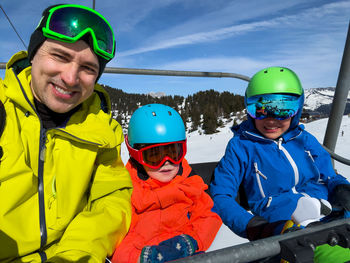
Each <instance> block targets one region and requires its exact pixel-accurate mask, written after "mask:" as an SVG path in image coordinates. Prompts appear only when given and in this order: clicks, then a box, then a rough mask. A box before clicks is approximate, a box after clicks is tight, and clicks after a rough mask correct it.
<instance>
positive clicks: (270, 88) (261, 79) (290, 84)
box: [245, 67, 303, 98]
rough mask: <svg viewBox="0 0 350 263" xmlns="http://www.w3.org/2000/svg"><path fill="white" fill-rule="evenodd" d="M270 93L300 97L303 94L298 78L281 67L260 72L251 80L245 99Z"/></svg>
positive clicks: (290, 71)
mask: <svg viewBox="0 0 350 263" xmlns="http://www.w3.org/2000/svg"><path fill="white" fill-rule="evenodd" d="M272 93H289V94H295V95H299V96H300V95H302V94H303V88H302V86H301V83H300V80H299V78H298V76H297V75H296V74H295V73H294V72H293V71H292V70H290V69H288V68H283V67H269V68H265V69H263V70H260V71H259V72H258V73H256V74H255V75H254V76H253V77H252V78H251V80H250V81H249V84H248V87H247V90H246V92H245V97H246V98H250V97H252V96H255V95H262V94H272Z"/></svg>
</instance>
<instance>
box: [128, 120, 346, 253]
mask: <svg viewBox="0 0 350 263" xmlns="http://www.w3.org/2000/svg"><path fill="white" fill-rule="evenodd" d="M327 122H328V119H321V120H317V121H314V122H310V123H307V124H305V127H306V130H307V131H309V132H310V133H312V134H313V135H314V136H315V137H316V138H317V139H318V141H319V142H320V143H323V138H324V135H325V131H326V127H327ZM231 126H232V123H229V124H227V125H226V126H225V127H224V128H220V129H219V131H220V132H218V133H216V134H211V135H203V134H202V135H200V134H199V133H198V131H196V132H192V133H189V134H188V135H187V140H188V152H187V155H186V159H187V160H188V162H189V163H203V162H213V161H219V160H220V159H221V157H222V156H223V154H224V152H225V148H226V145H227V143H228V141H229V140H230V139H231V138H232V132H231V130H230V127H231ZM342 131H343V132H344V134H343V135H342ZM349 146H350V117H348V116H347V115H345V116H344V117H343V120H342V123H341V127H340V131H339V136H338V140H337V145H336V149H335V152H336V153H337V154H338V155H340V156H342V157H345V158H347V159H350V151H349ZM121 152H122V159H123V161H124V162H126V161H127V160H128V152H127V149H126V147H125V145H124V144H123V145H122V149H121ZM335 168H336V169H337V171H338V173H340V174H342V175H343V176H345V177H346V178H348V180H350V166H347V165H344V164H341V163H338V162H335ZM247 241H248V240H247V239H244V238H240V237H238V236H237V235H235V234H234V233H232V232H231V231H230V230H229V229H228V228H227V227H226V226H223V227H222V228H221V229H220V231H219V233H218V234H217V236H216V239H215V240H214V242H213V244H212V246H211V247H210V249H209V251H212V250H217V249H220V248H224V247H229V246H234V245H237V244H241V243H243V242H247Z"/></svg>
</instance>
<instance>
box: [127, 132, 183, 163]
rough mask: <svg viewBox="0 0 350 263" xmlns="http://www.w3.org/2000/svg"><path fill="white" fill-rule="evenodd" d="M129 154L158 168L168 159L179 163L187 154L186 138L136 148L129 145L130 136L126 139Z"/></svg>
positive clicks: (139, 161)
mask: <svg viewBox="0 0 350 263" xmlns="http://www.w3.org/2000/svg"><path fill="white" fill-rule="evenodd" d="M125 143H126V146H127V148H128V151H129V154H130V156H131V157H132V158H134V159H135V160H136V161H137V162H138V163H140V164H142V165H146V166H148V167H150V168H152V169H158V168H160V167H162V165H163V164H164V163H165V162H166V161H170V162H172V163H174V164H179V163H181V161H182V160H183V158H184V157H185V155H186V150H187V148H186V140H185V141H178V142H168V143H157V144H152V145H149V146H146V147H143V148H141V149H140V150H136V149H134V148H132V147H131V146H130V145H129V141H128V137H127V136H126V139H125Z"/></svg>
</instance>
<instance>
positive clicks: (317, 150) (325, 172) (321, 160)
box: [307, 133, 349, 193]
mask: <svg viewBox="0 0 350 263" xmlns="http://www.w3.org/2000/svg"><path fill="white" fill-rule="evenodd" d="M307 143H308V145H307V148H309V149H310V153H311V155H312V158H313V160H314V162H315V164H316V166H317V168H318V169H319V171H320V179H321V180H322V181H324V183H325V184H326V186H327V188H328V193H332V192H333V190H334V188H335V187H336V186H337V185H339V184H349V181H348V180H347V179H346V178H345V177H343V176H342V175H340V174H337V173H336V172H335V170H334V168H333V165H332V161H331V156H330V154H329V153H328V152H327V151H326V150H325V149H324V148H323V147H322V145H321V144H320V143H319V142H318V141H317V139H316V138H315V137H314V136H313V135H311V134H310V133H308V136H307Z"/></svg>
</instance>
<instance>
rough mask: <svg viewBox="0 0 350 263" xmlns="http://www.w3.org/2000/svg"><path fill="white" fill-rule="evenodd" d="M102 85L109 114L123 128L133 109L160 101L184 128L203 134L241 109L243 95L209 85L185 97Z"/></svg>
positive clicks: (218, 125) (215, 127)
mask: <svg viewBox="0 0 350 263" xmlns="http://www.w3.org/2000/svg"><path fill="white" fill-rule="evenodd" d="M103 87H104V88H105V89H106V91H107V92H108V94H109V96H110V98H111V103H112V111H113V118H115V119H116V120H117V121H118V122H119V123H120V124H121V125H122V127H123V129H124V132H125V131H126V129H127V124H128V121H129V119H130V117H131V115H132V114H133V112H134V111H135V110H136V109H137V108H139V107H140V106H143V105H146V104H149V103H161V104H165V105H168V106H170V107H172V108H174V109H175V110H177V111H178V112H179V113H180V115H181V117H182V119H183V121H184V123H186V125H185V126H186V128H187V130H188V132H192V131H196V130H200V131H201V132H203V133H204V134H212V133H215V132H216V131H217V128H218V127H220V126H222V125H224V124H225V121H230V120H232V116H233V114H235V113H236V112H241V111H242V110H243V109H244V97H243V96H241V95H236V94H233V93H230V92H227V91H225V92H221V93H220V92H217V91H215V90H212V89H211V90H206V91H200V92H197V93H195V94H192V95H188V96H187V97H183V96H177V95H175V96H161V97H153V96H151V95H149V94H132V93H125V92H124V91H122V90H120V89H115V88H112V87H109V86H106V85H103Z"/></svg>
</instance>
